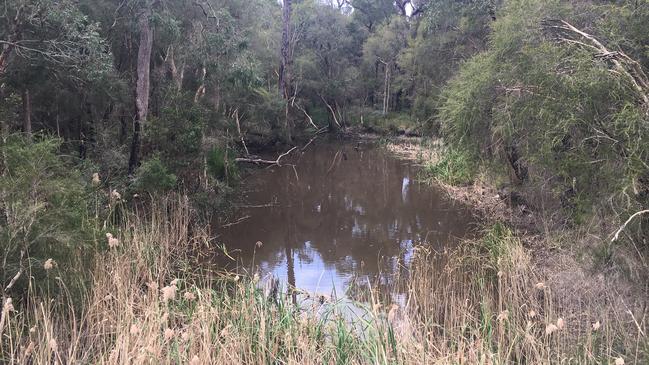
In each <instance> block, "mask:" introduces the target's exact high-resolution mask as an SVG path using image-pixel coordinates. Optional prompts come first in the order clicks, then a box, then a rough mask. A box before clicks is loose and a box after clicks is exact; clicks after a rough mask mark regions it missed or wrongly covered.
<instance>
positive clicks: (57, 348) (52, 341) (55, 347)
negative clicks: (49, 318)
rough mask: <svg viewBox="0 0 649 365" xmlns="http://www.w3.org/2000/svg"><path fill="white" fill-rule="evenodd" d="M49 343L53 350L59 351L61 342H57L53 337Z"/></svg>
mask: <svg viewBox="0 0 649 365" xmlns="http://www.w3.org/2000/svg"><path fill="white" fill-rule="evenodd" d="M48 344H49V346H50V350H51V351H52V352H57V351H58V350H59V344H58V343H56V340H55V339H51V340H50V341H49V343H48Z"/></svg>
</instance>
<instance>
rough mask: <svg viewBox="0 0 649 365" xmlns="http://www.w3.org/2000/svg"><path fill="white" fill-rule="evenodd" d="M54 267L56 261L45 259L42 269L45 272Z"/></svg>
mask: <svg viewBox="0 0 649 365" xmlns="http://www.w3.org/2000/svg"><path fill="white" fill-rule="evenodd" d="M54 265H56V261H54V260H52V259H47V260H45V263H44V264H43V269H45V271H49V270H52V269H53V268H54Z"/></svg>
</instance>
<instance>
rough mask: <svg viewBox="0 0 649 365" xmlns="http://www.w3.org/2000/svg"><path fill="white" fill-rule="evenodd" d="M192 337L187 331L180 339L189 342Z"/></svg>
mask: <svg viewBox="0 0 649 365" xmlns="http://www.w3.org/2000/svg"><path fill="white" fill-rule="evenodd" d="M190 337H191V336H190V335H189V331H185V332H183V333H182V334H181V335H180V338H181V339H182V340H183V341H185V342H187V341H189V338H190Z"/></svg>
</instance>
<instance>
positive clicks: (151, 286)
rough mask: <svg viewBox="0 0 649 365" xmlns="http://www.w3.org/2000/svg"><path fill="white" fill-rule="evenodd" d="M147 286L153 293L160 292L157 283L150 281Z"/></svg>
mask: <svg viewBox="0 0 649 365" xmlns="http://www.w3.org/2000/svg"><path fill="white" fill-rule="evenodd" d="M146 286H147V287H148V288H149V289H150V290H151V291H153V292H156V291H158V283H156V282H155V281H149V282H148V283H146Z"/></svg>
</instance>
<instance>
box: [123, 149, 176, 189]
mask: <svg viewBox="0 0 649 365" xmlns="http://www.w3.org/2000/svg"><path fill="white" fill-rule="evenodd" d="M176 180H177V178H176V175H174V174H172V173H171V172H170V171H169V169H168V168H167V166H165V165H164V164H163V163H162V161H160V158H158V157H153V158H151V159H149V160H147V161H145V162H143V163H142V165H141V166H140V167H139V168H138V169H137V174H136V176H135V181H134V187H135V189H136V190H137V191H141V192H147V193H149V194H159V193H164V192H168V191H170V190H171V189H173V188H174V187H175V186H176V182H177V181H176Z"/></svg>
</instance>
